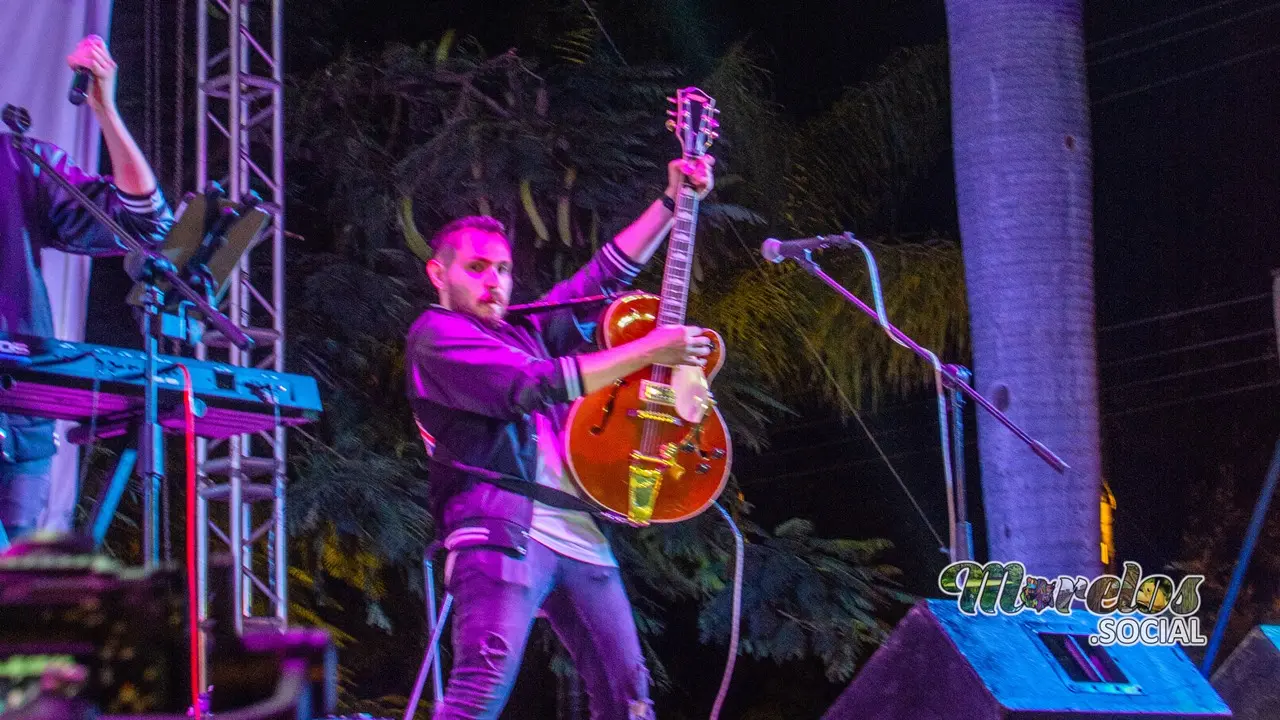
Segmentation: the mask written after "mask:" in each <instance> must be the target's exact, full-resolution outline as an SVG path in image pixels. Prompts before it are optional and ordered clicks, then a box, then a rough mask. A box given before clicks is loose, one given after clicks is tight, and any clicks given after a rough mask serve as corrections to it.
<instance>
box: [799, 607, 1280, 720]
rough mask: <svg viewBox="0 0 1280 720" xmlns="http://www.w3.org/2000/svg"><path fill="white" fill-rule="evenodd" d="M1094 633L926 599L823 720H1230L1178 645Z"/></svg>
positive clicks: (1077, 621)
mask: <svg viewBox="0 0 1280 720" xmlns="http://www.w3.org/2000/svg"><path fill="white" fill-rule="evenodd" d="M1096 631H1097V617H1096V616H1094V615H1091V614H1089V613H1087V612H1085V611H1083V610H1077V611H1075V612H1074V613H1072V614H1071V615H1061V614H1059V613H1057V612H1055V611H1053V610H1049V611H1047V612H1044V613H1043V614H1036V613H1035V612H1032V611H1028V610H1024V611H1023V612H1022V613H1020V614H1017V615H997V616H994V617H993V616H985V615H979V616H976V617H975V616H968V615H964V614H962V613H961V612H960V610H959V608H957V606H956V602H955V601H954V600H922V601H920V602H919V603H917V604H916V606H915V607H913V608H912V609H911V611H910V612H909V613H908V614H907V616H906V617H905V618H903V620H902V622H900V623H899V624H898V627H896V628H895V629H894V631H893V633H892V634H891V635H890V637H889V639H888V640H887V641H886V642H885V644H884V645H883V646H881V647H880V648H879V649H878V650H877V651H876V652H875V654H873V655H872V656H871V658H870V659H869V660H868V661H867V663H866V664H865V665H864V666H863V667H862V669H861V670H860V671H859V672H858V674H857V675H856V676H855V677H854V679H853V682H852V683H851V684H850V685H849V687H848V688H847V689H846V690H845V692H844V693H842V694H841V696H840V697H839V699H838V700H837V701H836V703H835V705H833V706H832V707H831V709H830V710H828V711H827V714H826V715H824V716H823V720H1006V719H1007V720H1076V719H1079V720H1084V719H1086V718H1087V719H1088V720H1104V719H1105V720H1139V719H1145V718H1162V719H1164V720H1174V719H1177V720H1193V719H1194V720H1201V719H1203V718H1229V717H1232V715H1231V711H1230V710H1229V709H1228V708H1227V705H1226V704H1225V703H1224V702H1223V701H1222V698H1220V697H1219V696H1218V693H1217V692H1215V691H1214V689H1213V687H1211V686H1210V685H1209V682H1208V680H1206V679H1205V678H1203V677H1202V676H1201V675H1200V673H1199V672H1198V671H1197V669H1196V667H1195V666H1194V665H1193V664H1192V663H1191V661H1190V660H1189V659H1188V658H1187V656H1186V654H1185V653H1184V652H1183V651H1182V650H1181V649H1180V648H1176V647H1151V646H1143V645H1131V646H1120V645H1114V646H1101V645H1099V646H1095V645H1092V644H1090V642H1089V637H1090V636H1091V635H1093V634H1094V633H1095V632H1096ZM1272 717H1274V716H1272Z"/></svg>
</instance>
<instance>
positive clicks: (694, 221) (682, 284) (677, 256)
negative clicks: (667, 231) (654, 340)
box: [658, 187, 698, 325]
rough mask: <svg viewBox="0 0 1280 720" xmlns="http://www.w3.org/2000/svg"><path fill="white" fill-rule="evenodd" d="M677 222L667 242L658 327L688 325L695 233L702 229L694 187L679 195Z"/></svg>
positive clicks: (677, 197)
mask: <svg viewBox="0 0 1280 720" xmlns="http://www.w3.org/2000/svg"><path fill="white" fill-rule="evenodd" d="M675 220H676V222H675V225H674V226H672V228H671V239H670V240H669V241H668V243H667V266H666V270H665V271H664V273H663V276H662V298H661V301H660V302H659V304H658V325H682V324H684V318H685V309H686V306H687V305H688V301H689V280H690V278H691V277H692V275H693V240H694V233H695V232H696V230H697V227H698V195H697V193H695V192H694V191H693V190H692V189H691V188H688V187H682V188H681V189H680V194H679V195H677V196H676V214H675Z"/></svg>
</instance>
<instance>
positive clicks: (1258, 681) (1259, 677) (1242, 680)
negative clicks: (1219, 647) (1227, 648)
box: [1212, 625, 1280, 720]
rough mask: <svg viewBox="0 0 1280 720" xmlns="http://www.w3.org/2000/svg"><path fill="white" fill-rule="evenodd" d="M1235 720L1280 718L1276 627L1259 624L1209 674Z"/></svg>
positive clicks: (1279, 629)
mask: <svg viewBox="0 0 1280 720" xmlns="http://www.w3.org/2000/svg"><path fill="white" fill-rule="evenodd" d="M1212 683H1213V687H1214V689H1215V690H1217V691H1218V694H1219V695H1221V696H1222V699H1223V700H1226V701H1227V705H1229V706H1230V707H1231V717H1233V718H1235V720H1275V718H1280V625H1259V626H1258V627H1256V628H1254V629H1253V630H1251V631H1250V632H1249V634H1248V635H1247V636H1246V637H1245V639H1244V642H1241V643H1240V645H1239V646H1238V647H1236V649H1235V650H1234V651H1233V652H1232V653H1231V655H1229V656H1228V657H1227V659H1226V661H1224V662H1223V663H1222V665H1221V666H1220V667H1219V668H1218V671H1217V672H1215V673H1214V674H1213V680H1212Z"/></svg>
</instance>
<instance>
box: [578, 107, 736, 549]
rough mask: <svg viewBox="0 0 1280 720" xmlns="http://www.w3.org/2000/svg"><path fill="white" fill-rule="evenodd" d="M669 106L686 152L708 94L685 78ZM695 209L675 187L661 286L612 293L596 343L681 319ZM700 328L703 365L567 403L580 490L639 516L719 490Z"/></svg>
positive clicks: (717, 438)
mask: <svg viewBox="0 0 1280 720" xmlns="http://www.w3.org/2000/svg"><path fill="white" fill-rule="evenodd" d="M672 114H673V115H674V118H673V120H672V122H670V123H668V125H670V126H671V127H672V128H673V129H674V130H676V134H677V136H678V137H680V139H681V145H682V149H683V151H684V155H685V157H686V158H690V157H696V156H698V155H701V154H702V153H704V152H705V151H706V149H707V147H708V146H709V145H710V142H711V139H712V138H714V137H715V133H714V128H715V125H716V122H715V119H714V116H715V102H714V101H713V100H711V99H710V98H709V97H707V96H706V95H705V94H704V93H702V92H701V91H700V90H698V89H697V88H685V89H684V90H680V91H679V92H678V93H677V97H676V111H675V112H674V113H672ZM697 213H698V197H697V194H696V193H695V192H694V191H693V190H692V189H691V188H688V187H685V188H683V189H682V190H681V192H680V194H679V196H678V197H677V198H676V210H675V225H674V227H672V229H671V238H670V240H669V245H668V249H667V264H666V268H665V274H664V276H663V281H662V294H661V295H660V296H659V295H651V294H648V293H631V294H628V295H624V296H623V297H620V298H618V299H617V300H615V301H614V302H613V304H611V305H610V306H609V308H608V309H607V310H605V312H604V315H603V316H602V317H601V319H600V322H599V334H600V337H599V341H600V345H601V346H603V347H617V346H619V345H622V344H625V343H628V342H631V341H633V340H637V339H639V338H641V337H643V336H644V335H646V334H648V332H649V331H650V330H652V329H654V328H655V327H657V326H659V325H664V326H665V325H682V324H684V318H685V305H686V302H687V299H688V288H689V280H690V274H691V270H692V266H693V240H694V234H695V230H696V226H697ZM707 335H708V336H709V337H710V338H711V341H712V352H711V355H709V356H708V357H707V364H706V366H705V367H692V366H680V367H674V368H673V367H668V366H665V365H652V366H650V367H648V368H645V369H644V370H641V371H639V372H636V373H633V374H632V375H630V376H628V377H626V378H623V379H622V380H619V381H618V382H616V383H614V384H613V385H612V386H610V387H607V388H603V389H600V390H597V391H596V392H594V393H591V394H589V395H586V396H584V397H582V398H579V399H578V400H577V402H575V403H574V405H573V408H572V409H571V410H570V413H569V418H568V423H567V425H568V431H567V433H566V438H565V444H566V453H565V455H566V458H567V460H568V465H569V470H570V474H571V475H572V477H573V479H574V481H575V483H576V484H577V486H578V489H579V490H580V491H581V493H582V495H583V496H584V497H585V498H587V499H588V500H590V501H592V502H594V503H596V504H597V505H600V506H601V507H603V508H605V509H606V510H609V511H611V512H613V513H614V514H615V515H617V516H619V517H620V518H621V519H625V520H626V521H627V522H630V523H632V524H635V525H647V524H649V523H672V522H679V521H681V520H686V519H688V518H691V517H694V516H695V515H698V514H699V513H701V512H702V511H703V510H706V509H707V508H708V507H710V505H711V503H712V502H714V501H715V499H716V498H717V497H719V495H720V493H721V491H723V490H724V486H725V483H726V482H727V481H728V479H729V468H730V463H731V462H732V459H733V447H732V445H731V443H730V439H729V428H728V426H727V425H726V424H725V421H724V418H723V417H722V416H721V415H720V411H719V410H718V409H717V408H716V406H715V401H714V400H713V399H712V396H711V391H710V383H711V380H712V378H714V377H715V375H716V373H717V372H718V371H719V370H720V367H721V366H722V365H723V364H724V359H725V352H724V343H723V341H722V339H721V337H720V335H719V334H718V333H716V332H714V331H707Z"/></svg>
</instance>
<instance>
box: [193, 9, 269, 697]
mask: <svg viewBox="0 0 1280 720" xmlns="http://www.w3.org/2000/svg"><path fill="white" fill-rule="evenodd" d="M196 4H197V10H196V19H197V27H196V46H197V53H198V55H199V58H198V66H197V77H196V85H197V95H196V116H197V123H196V182H197V187H198V188H199V190H200V191H204V190H205V189H206V188H207V187H208V186H209V183H210V182H211V181H214V182H219V183H221V184H222V186H223V187H224V188H226V189H227V190H228V192H229V198H230V199H232V200H235V201H239V200H240V199H241V198H242V197H243V196H245V195H246V194H247V193H248V192H250V191H254V192H257V193H258V194H259V195H260V196H261V197H262V199H263V200H264V203H263V205H262V207H263V208H264V209H268V211H269V215H270V218H271V219H270V222H269V226H268V229H267V231H266V232H264V233H263V234H262V235H261V236H260V237H261V239H260V240H259V242H258V244H257V245H256V246H255V247H253V248H251V249H250V250H249V252H247V253H246V254H245V256H244V257H243V258H242V259H241V261H240V264H239V266H238V267H237V268H236V270H235V271H234V272H233V273H232V275H231V279H230V289H229V292H228V293H227V297H226V299H225V301H224V304H223V306H222V308H221V309H222V310H223V311H224V312H226V314H227V316H228V317H230V318H231V320H232V322H234V323H235V324H236V326H238V327H239V328H241V329H242V330H243V331H244V332H245V334H247V335H248V336H249V337H251V338H253V339H254V341H255V342H256V345H255V346H254V348H253V349H252V350H251V351H247V352H246V351H242V350H240V349H238V348H236V347H235V346H233V345H231V344H230V343H229V342H227V341H226V338H225V337H222V336H221V335H220V334H219V333H216V332H208V333H206V334H205V336H204V338H203V342H202V343H201V344H200V345H198V346H197V347H196V355H197V357H199V358H201V359H211V360H219V361H222V362H226V363H229V364H232V365H238V366H243V367H258V368H264V369H271V370H275V371H277V372H283V371H284V340H285V334H284V320H285V318H284V300H285V298H284V240H285V232H284V201H285V197H284V193H285V188H284V84H283V81H284V72H283V67H282V62H283V47H282V37H283V12H282V10H283V8H282V5H283V0H271V1H270V2H269V3H268V2H265V1H264V0H257V1H256V2H255V1H254V0H196ZM224 25H225V32H223V30H222V29H221V28H222V27H223V26H224ZM286 440H287V438H286V437H285V428H284V425H283V424H281V422H280V420H279V417H278V416H277V419H276V424H275V429H274V431H272V432H269V433H267V432H262V433H254V434H246V435H240V436H235V437H231V438H228V439H226V440H217V441H212V440H204V439H201V440H200V441H199V444H198V447H197V461H198V476H199V483H200V493H199V496H198V498H197V509H196V512H197V528H196V532H197V537H196V542H197V548H198V550H197V552H198V556H197V565H198V567H199V580H198V588H197V592H198V595H199V599H198V602H199V608H200V620H201V622H202V625H205V626H207V623H206V622H205V621H206V620H207V619H208V616H209V604H210V603H209V600H210V598H209V587H210V583H209V559H210V556H211V554H214V553H227V554H229V555H230V561H231V563H232V567H234V568H237V569H238V570H237V571H236V572H234V573H233V579H232V582H231V589H232V591H233V599H232V605H233V607H234V610H235V630H236V633H237V635H239V634H242V633H243V632H244V631H245V630H246V628H248V629H268V628H275V629H283V628H284V627H285V625H286V623H287V621H288V603H289V598H288V593H287V580H288V575H287V573H288V562H287V559H286V552H287V545H286V541H287V536H286V533H285V524H284V510H285V505H284V503H285V498H284V484H285V473H286V462H285V459H286ZM222 584H223V583H221V582H218V583H217V585H218V586H221V585H222ZM200 655H201V661H202V663H201V678H202V679H201V683H202V685H207V677H206V676H205V673H204V660H205V657H204V653H203V652H201V653H200Z"/></svg>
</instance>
